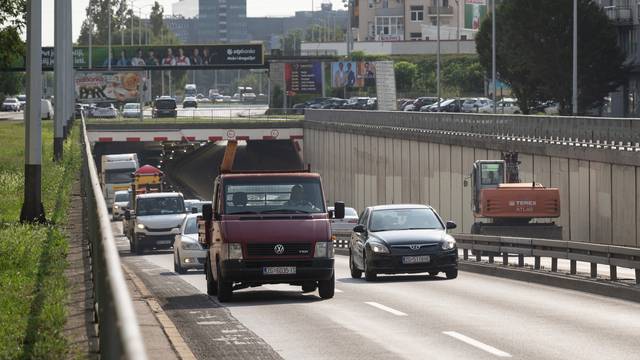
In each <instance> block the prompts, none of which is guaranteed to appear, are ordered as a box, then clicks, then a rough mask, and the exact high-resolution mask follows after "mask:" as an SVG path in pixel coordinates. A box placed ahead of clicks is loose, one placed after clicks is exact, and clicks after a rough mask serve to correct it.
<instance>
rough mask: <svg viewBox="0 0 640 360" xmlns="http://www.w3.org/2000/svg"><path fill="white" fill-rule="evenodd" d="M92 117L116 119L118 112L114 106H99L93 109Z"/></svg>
mask: <svg viewBox="0 0 640 360" xmlns="http://www.w3.org/2000/svg"><path fill="white" fill-rule="evenodd" d="M92 116H93V117H97V118H116V117H118V110H116V108H115V106H113V104H98V106H96V108H95V109H93V113H92Z"/></svg>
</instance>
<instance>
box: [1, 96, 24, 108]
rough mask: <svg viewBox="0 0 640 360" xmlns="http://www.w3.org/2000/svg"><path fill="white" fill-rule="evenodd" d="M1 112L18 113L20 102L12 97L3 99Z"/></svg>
mask: <svg viewBox="0 0 640 360" xmlns="http://www.w3.org/2000/svg"><path fill="white" fill-rule="evenodd" d="M2 111H20V101H18V99H16V98H13V97H9V98H6V99H4V102H3V103H2Z"/></svg>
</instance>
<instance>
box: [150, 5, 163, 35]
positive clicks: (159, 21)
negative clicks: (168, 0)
mask: <svg viewBox="0 0 640 360" xmlns="http://www.w3.org/2000/svg"><path fill="white" fill-rule="evenodd" d="M163 17H164V8H163V7H162V6H161V5H160V4H159V3H158V2H157V1H156V2H155V3H153V7H152V8H151V14H150V15H149V22H150V23H151V33H152V34H153V35H154V36H156V37H160V36H162V32H163V30H164V28H165V26H164V20H163Z"/></svg>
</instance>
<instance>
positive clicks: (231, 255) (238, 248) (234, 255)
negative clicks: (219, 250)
mask: <svg viewBox="0 0 640 360" xmlns="http://www.w3.org/2000/svg"><path fill="white" fill-rule="evenodd" d="M224 248H225V250H226V255H227V259H228V260H242V244H240V243H229V244H226V246H225V247H224Z"/></svg>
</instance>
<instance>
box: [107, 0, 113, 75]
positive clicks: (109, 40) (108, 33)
mask: <svg viewBox="0 0 640 360" xmlns="http://www.w3.org/2000/svg"><path fill="white" fill-rule="evenodd" d="M107 27H108V28H109V29H108V30H107V41H108V42H109V43H108V44H107V52H108V53H109V54H108V55H107V60H108V61H109V64H107V68H108V69H109V70H111V56H112V54H111V6H109V15H108V16H107Z"/></svg>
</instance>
